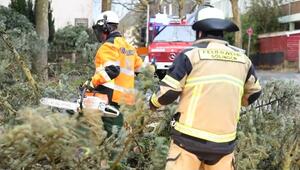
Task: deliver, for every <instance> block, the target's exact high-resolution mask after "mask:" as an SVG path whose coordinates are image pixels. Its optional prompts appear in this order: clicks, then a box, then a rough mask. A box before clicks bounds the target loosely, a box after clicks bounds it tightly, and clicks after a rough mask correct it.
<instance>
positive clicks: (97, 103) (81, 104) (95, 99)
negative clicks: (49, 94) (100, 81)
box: [40, 86, 120, 117]
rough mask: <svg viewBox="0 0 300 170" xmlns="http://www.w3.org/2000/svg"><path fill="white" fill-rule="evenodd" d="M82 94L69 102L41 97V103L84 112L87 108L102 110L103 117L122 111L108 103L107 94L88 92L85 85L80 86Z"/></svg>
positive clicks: (117, 114) (116, 114) (96, 110)
mask: <svg viewBox="0 0 300 170" xmlns="http://www.w3.org/2000/svg"><path fill="white" fill-rule="evenodd" d="M79 90H80V96H79V99H78V100H77V102H69V101H64V100H59V99H54V98H46V97H45V98H41V99H40V103H41V104H43V105H46V106H51V107H56V108H60V109H65V110H67V111H69V112H75V113H76V112H78V113H83V112H84V111H85V110H89V111H93V112H100V113H101V114H102V116H103V117H117V116H119V114H120V112H119V110H118V109H117V108H115V107H114V106H111V105H109V104H108V98H107V95H104V94H99V93H95V92H87V89H86V88H84V87H82V86H81V87H79Z"/></svg>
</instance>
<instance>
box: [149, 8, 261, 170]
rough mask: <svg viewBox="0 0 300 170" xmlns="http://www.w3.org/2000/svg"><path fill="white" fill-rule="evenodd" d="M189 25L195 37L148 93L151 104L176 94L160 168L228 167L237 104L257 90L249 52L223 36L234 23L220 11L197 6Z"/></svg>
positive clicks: (213, 169)
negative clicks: (169, 137) (156, 87)
mask: <svg viewBox="0 0 300 170" xmlns="http://www.w3.org/2000/svg"><path fill="white" fill-rule="evenodd" d="M192 28H193V29H194V30H195V31H196V37H197V40H196V41H195V43H194V44H193V46H191V47H190V48H187V49H185V50H184V51H182V52H181V53H180V54H179V55H178V56H177V57H176V59H175V61H174V63H173V65H172V66H171V67H170V68H169V70H168V72H167V75H166V76H165V77H164V78H163V79H162V81H161V85H160V90H159V92H158V93H156V94H153V95H152V97H151V99H150V108H151V109H152V110H155V109H157V108H159V107H160V106H161V105H167V104H170V103H172V102H173V101H175V100H176V99H177V98H178V96H180V99H179V105H178V109H177V114H176V115H175V116H174V120H173V122H172V123H171V124H172V126H173V128H172V142H171V145H170V150H169V155H168V158H167V164H166V170H198V169H204V170H208V169H209V170H231V169H234V166H233V160H234V155H233V151H234V147H235V140H236V131H237V123H238V120H239V112H240V108H241V106H248V105H249V104H251V103H253V102H254V101H255V100H256V99H257V98H258V97H259V96H260V93H261V86H260V84H259V81H258V79H257V76H256V74H255V70H254V67H253V65H252V63H251V61H250V60H249V58H248V57H247V56H246V55H245V54H244V53H243V52H241V50H240V49H238V48H237V47H233V46H230V45H229V44H228V43H227V42H226V41H224V40H223V32H224V31H227V32H235V31H238V30H239V28H238V27H237V26H236V25H235V24H234V23H232V22H231V21H229V20H226V19H225V17H224V14H223V12H222V11H220V10H218V9H216V8H213V7H211V6H204V7H201V9H199V10H198V11H197V13H196V16H195V22H194V24H193V25H192Z"/></svg>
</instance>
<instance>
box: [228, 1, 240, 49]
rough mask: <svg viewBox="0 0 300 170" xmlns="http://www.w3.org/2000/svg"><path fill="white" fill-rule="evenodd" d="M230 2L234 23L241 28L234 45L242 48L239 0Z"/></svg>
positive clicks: (236, 34) (235, 36)
mask: <svg viewBox="0 0 300 170" xmlns="http://www.w3.org/2000/svg"><path fill="white" fill-rule="evenodd" d="M230 2H231V7H232V15H233V21H234V23H235V24H236V25H237V26H238V27H239V28H240V31H237V32H236V33H235V35H234V45H235V46H237V47H242V30H241V29H242V27H241V18H240V11H239V6H238V0H230Z"/></svg>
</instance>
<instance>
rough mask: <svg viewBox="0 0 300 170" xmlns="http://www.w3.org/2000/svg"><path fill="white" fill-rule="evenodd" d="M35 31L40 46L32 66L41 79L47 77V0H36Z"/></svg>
mask: <svg viewBox="0 0 300 170" xmlns="http://www.w3.org/2000/svg"><path fill="white" fill-rule="evenodd" d="M35 3H36V4H35V5H36V13H35V21H36V32H37V34H38V35H39V37H40V39H41V40H42V48H41V50H40V51H39V52H38V54H37V56H36V59H35V60H34V63H33V66H34V69H35V71H36V72H37V73H38V75H39V76H40V78H41V79H42V80H47V79H48V70H47V65H48V55H47V52H48V38H49V26H48V6H49V2H48V0H36V2H35Z"/></svg>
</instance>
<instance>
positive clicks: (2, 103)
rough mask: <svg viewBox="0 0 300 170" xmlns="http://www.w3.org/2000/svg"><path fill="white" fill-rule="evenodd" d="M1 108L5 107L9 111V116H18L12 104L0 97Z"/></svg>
mask: <svg viewBox="0 0 300 170" xmlns="http://www.w3.org/2000/svg"><path fill="white" fill-rule="evenodd" d="M0 106H2V107H4V108H5V109H7V110H8V112H9V114H10V115H12V114H16V113H17V111H16V110H15V109H14V108H13V107H12V105H11V104H9V103H8V101H6V100H5V99H4V98H2V97H1V96H0Z"/></svg>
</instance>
